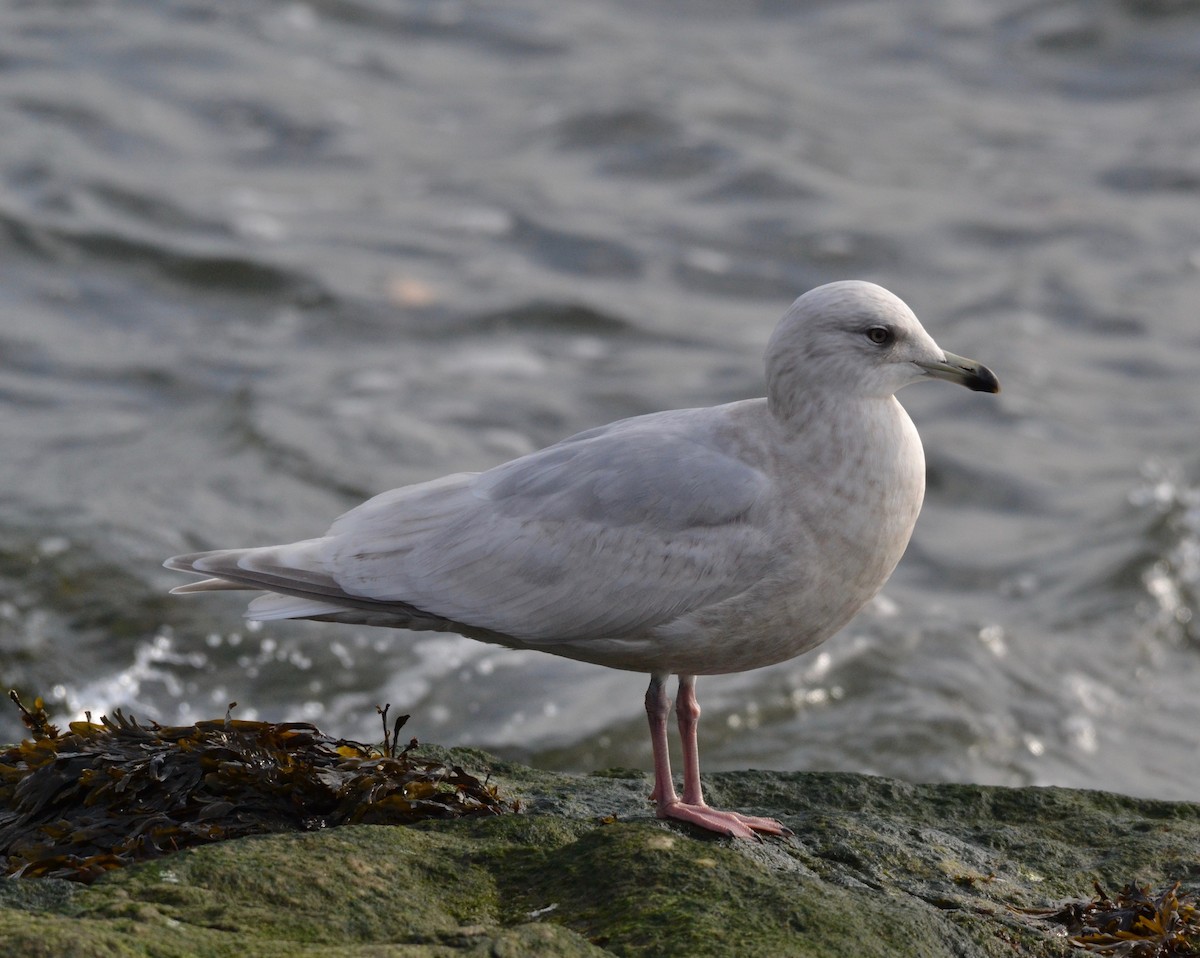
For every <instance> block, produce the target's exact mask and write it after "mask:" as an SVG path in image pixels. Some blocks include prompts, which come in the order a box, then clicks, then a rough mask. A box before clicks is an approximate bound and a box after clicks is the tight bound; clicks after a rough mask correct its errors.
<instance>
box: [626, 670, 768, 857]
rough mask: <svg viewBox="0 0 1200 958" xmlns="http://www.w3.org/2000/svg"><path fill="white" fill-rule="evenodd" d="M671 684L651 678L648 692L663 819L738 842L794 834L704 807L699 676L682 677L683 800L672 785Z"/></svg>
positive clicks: (679, 708) (760, 820) (656, 783)
mask: <svg viewBox="0 0 1200 958" xmlns="http://www.w3.org/2000/svg"><path fill="white" fill-rule="evenodd" d="M665 681H666V676H659V675H655V676H653V677H651V679H650V688H649V690H648V691H647V692H646V714H647V715H648V716H649V718H650V740H651V743H652V745H653V747H654V791H653V792H652V793H651V796H650V797H651V798H652V799H653V800H654V802H655V803H656V804H657V806H658V807H657V809H656V811H655V814H657V815H658V817H659V818H675V819H679V820H680V821H684V822H691V823H692V824H693V825H699V826H700V827H701V828H707V829H708V830H709V831H714V832H720V833H721V834H723V835H732V836H733V837H735V838H755V837H756V835H755V832H763V833H765V834H768V835H790V834H791V832H790V831H788V829H786V828H784V827H783V826H782V825H781V824H779V822H777V821H775V820H774V819H773V818H757V817H754V816H752V815H739V814H738V813H737V812H723V811H720V810H718V809H715V808H709V807H708V805H706V804H705V803H704V794H703V792H702V790H701V788H700V749H699V746H698V745H697V742H696V725H697V723H698V721H699V719H700V703H699V702H697V701H696V677H695V676H693V675H681V676H680V677H679V696H678V700H677V702H676V706H675V707H676V712H677V713H678V719H679V737H680V739H681V740H682V742H683V800H682V801H680V800H679V798H678V796H677V795H676V794H675V785H674V783H673V782H672V781H671V760H670V756H669V754H668V752H667V712H669V711H670V707H671V706H670V700H669V698H668V697H667V692H666V688H665V687H664V683H665Z"/></svg>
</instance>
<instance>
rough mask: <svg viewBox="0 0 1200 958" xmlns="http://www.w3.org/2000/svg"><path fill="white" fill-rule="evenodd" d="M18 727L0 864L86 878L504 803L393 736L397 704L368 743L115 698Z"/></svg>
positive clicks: (27, 712)
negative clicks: (139, 706) (191, 852)
mask: <svg viewBox="0 0 1200 958" xmlns="http://www.w3.org/2000/svg"><path fill="white" fill-rule="evenodd" d="M9 697H10V698H11V699H12V700H13V701H14V702H15V703H16V704H17V707H18V708H20V710H21V716H22V720H23V721H24V723H25V726H26V727H27V728H28V729H29V730H30V733H31V737H30V738H29V739H26V740H25V741H23V742H21V743H20V744H19V745H14V746H11V747H9V748H6V749H4V750H3V751H0V874H5V875H9V876H13V877H23V878H32V877H51V878H67V879H72V880H75V881H80V882H91V881H94V880H95V879H96V878H98V877H99V876H100V875H102V874H104V873H105V872H107V871H109V870H111V869H114V868H118V867H121V866H123V865H128V864H130V863H132V862H135V861H140V860H142V859H147V858H155V857H158V856H160V855H164V854H167V853H169V852H173V851H177V850H179V849H182V848H187V847H190V846H194V845H200V844H205V843H208V842H215V841H223V840H227V839H231V838H238V837H241V836H244V835H258V834H266V833H269V832H281V831H311V830H314V829H320V828H328V827H332V826H335V825H342V824H352V823H365V824H390V825H396V824H411V823H413V822H417V821H421V820H423V819H428V818H457V817H461V816H472V815H496V814H501V813H503V812H505V811H510V810H515V805H513V804H512V803H509V802H505V801H503V800H501V799H500V797H499V795H498V792H497V789H496V788H495V786H492V785H489V784H487V782H484V781H480V780H479V779H478V778H476V777H475V776H474V775H471V774H470V773H468V772H466V771H464V770H463V769H462V768H461V767H460V766H458V765H447V764H445V763H443V762H441V761H438V760H436V759H433V758H427V757H422V756H420V755H418V754H416V751H417V749H418V748H419V744H418V742H417V740H416V739H415V738H414V739H412V740H411V741H410V742H409V743H408V744H407V745H405V746H403V747H400V745H399V732H400V729H401V727H402V726H403V725H404V722H405V721H406V720H407V719H408V716H407V715H404V716H401V717H399V718H397V719H396V720H395V722H394V724H393V725H392V727H391V728H390V729H389V727H388V723H387V717H388V707H384V708H381V709H377V711H378V713H379V714H380V716H381V718H382V721H383V725H384V742H383V746H382V748H377V747H374V746H371V745H366V744H363V743H361V742H354V741H350V740H347V739H334V738H333V737H331V736H329V735H326V734H325V733H323V732H322V731H321V730H320V729H318V728H316V727H315V726H313V725H310V724H308V723H305V722H282V723H273V722H251V721H243V720H238V719H234V718H233V717H232V712H233V709H234V708H236V703H233V704H231V705H230V706H229V710H228V711H227V712H226V714H225V717H224V718H223V719H216V720H212V721H204V722H197V723H196V724H195V725H187V726H162V725H159V724H158V723H157V722H152V723H150V724H149V725H143V724H141V723H139V722H138V721H137V719H135V718H134V717H133V716H127V715H125V714H123V713H122V712H121V710H120V709H115V710H114V711H113V714H112V716H111V717H110V716H102V717H101V718H100V720H99V721H98V722H93V721H92V717H91V713H85V714H86V716H87V720H86V721H82V722H71V723H70V724H69V726H68V731H67V732H65V733H64V732H62V731H60V729H59V728H57V727H56V726H54V725H52V724H51V723H50V720H49V717H48V715H47V714H46V710H45V706H44V705H43V703H42V700H41V699H40V698H39V699H36V700H35V701H34V704H33V708H32V709H28V708H26V707H25V706H24V705H23V704H22V703H21V702H20V700H19V699H18V697H17V695H16V693H11V692H10V693H9Z"/></svg>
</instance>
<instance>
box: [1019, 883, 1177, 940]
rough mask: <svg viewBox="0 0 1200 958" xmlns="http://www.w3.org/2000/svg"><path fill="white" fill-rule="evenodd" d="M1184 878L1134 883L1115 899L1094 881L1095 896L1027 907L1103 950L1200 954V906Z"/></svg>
mask: <svg viewBox="0 0 1200 958" xmlns="http://www.w3.org/2000/svg"><path fill="white" fill-rule="evenodd" d="M1179 885H1180V883H1179V882H1175V883H1174V884H1173V885H1171V886H1169V887H1166V888H1162V889H1160V890H1159V891H1157V892H1152V891H1151V890H1150V887H1149V886H1148V885H1147V886H1145V887H1142V886H1140V885H1138V884H1137V883H1135V882H1130V883H1128V884H1127V885H1125V887H1124V888H1122V889H1121V891H1120V892H1118V893H1117V895H1116V897H1115V898H1111V897H1109V895H1108V892H1106V891H1105V890H1104V888H1103V887H1102V886H1101V885H1100V883H1099V882H1095V883H1094V887H1095V889H1096V897H1095V898H1094V899H1092V900H1091V901H1088V902H1084V901H1071V902H1067V903H1066V904H1065V905H1063V906H1062V907H1060V908H1058V909H1047V910H1024V912H1023V913H1024V914H1027V915H1032V916H1034V917H1036V918H1039V919H1041V920H1042V921H1047V922H1052V923H1054V924H1057V925H1063V926H1065V929H1066V932H1067V938H1068V940H1069V941H1070V942H1071V944H1073V945H1075V946H1076V947H1078V948H1083V949H1086V950H1087V951H1091V952H1094V953H1096V954H1100V955H1114V956H1118V955H1119V956H1129V958H1198V956H1200V907H1198V905H1197V898H1196V895H1195V894H1194V893H1192V892H1183V893H1180V891H1179Z"/></svg>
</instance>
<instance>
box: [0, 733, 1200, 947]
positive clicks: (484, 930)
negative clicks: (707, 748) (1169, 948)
mask: <svg viewBox="0 0 1200 958" xmlns="http://www.w3.org/2000/svg"><path fill="white" fill-rule="evenodd" d="M423 753H424V754H425V755H427V756H428V757H430V760H436V761H440V762H442V763H443V764H446V765H455V764H458V765H463V766H467V767H488V768H490V769H491V770H492V774H493V777H494V780H495V781H496V783H497V784H498V785H499V787H500V788H501V789H502V791H503V794H505V795H506V796H513V797H515V798H518V799H519V800H520V804H521V808H522V809H523V812H524V813H523V814H518V815H489V816H479V817H469V818H458V819H430V820H426V821H423V822H420V823H417V824H415V825H413V826H411V827H406V828H390V827H389V828H382V827H378V826H370V825H352V826H346V827H341V828H330V829H323V830H320V831H315V832H307V833H300V834H275V835H262V836H252V837H249V838H242V839H237V840H234V841H228V842H220V843H215V844H209V845H204V846H198V847H195V848H190V849H187V850H185V851H182V852H180V853H178V854H175V855H169V856H164V857H161V858H157V859H154V860H152V861H145V862H140V863H137V864H134V865H131V866H129V867H127V868H122V869H119V870H115V871H111V872H108V873H107V874H105V875H103V876H101V878H99V879H98V880H97V881H96V882H94V883H93V884H91V885H87V886H84V885H81V884H78V883H69V882H60V881H55V880H52V879H43V880H39V881H35V882H0V939H2V940H4V941H5V943H6V945H7V946H8V947H9V949H10V951H11V952H12V953H13V954H21V955H33V956H37V955H73V954H89V955H91V954H96V955H114V956H151V955H153V956H155V958H184V956H188V958H224V956H229V955H243V954H248V955H255V956H278V958H285V956H286V958H290V956H306V958H311V956H322V958H333V956H347V958H350V956H353V958H367V956H405V958H427V956H428V958H442V956H445V958H450V956H460V955H466V956H478V958H484V956H489V958H491V956H507V958H524V956H529V958H543V956H544V958H557V956H570V958H575V956H586V958H598V956H604V955H619V956H622V958H656V956H661V955H680V956H687V958H726V956H729V958H760V956H761V958H766V956H772V958H774V956H789V958H790V956H799V958H804V956H812V958H843V956H844V958H851V956H853V958H885V956H886V958H917V956H920V958H952V956H953V958H1001V956H1003V958H1032V956H1039V958H1040V956H1052V958H1053V956H1059V958H1067V956H1080V958H1086V956H1087V955H1088V954H1089V952H1086V951H1082V950H1080V948H1079V943H1078V942H1076V941H1075V940H1074V939H1073V938H1072V935H1071V931H1070V929H1069V928H1068V927H1065V926H1063V925H1061V924H1055V923H1052V922H1047V921H1045V920H1044V913H1046V912H1048V911H1049V912H1053V911H1057V910H1062V909H1064V908H1066V907H1067V905H1065V904H1063V903H1064V902H1067V901H1068V900H1070V899H1079V898H1080V897H1081V896H1087V895H1089V894H1090V893H1091V890H1092V888H1093V883H1094V882H1096V881H1099V882H1101V883H1103V884H1104V885H1105V886H1107V887H1120V886H1121V885H1122V884H1123V883H1124V882H1126V881H1127V880H1128V876H1130V875H1137V876H1138V877H1139V879H1140V880H1141V881H1143V882H1145V883H1149V884H1150V886H1151V887H1162V886H1170V885H1172V884H1173V883H1174V881H1176V880H1178V879H1181V878H1182V879H1183V880H1184V886H1186V887H1184V886H1181V888H1180V890H1179V892H1178V899H1179V901H1180V902H1181V903H1183V904H1186V903H1187V899H1186V897H1185V896H1186V895H1188V894H1193V893H1194V892H1195V890H1196V883H1197V881H1198V880H1200V867H1198V866H1197V857H1196V849H1197V848H1200V806H1197V805H1193V804H1190V803H1185V802H1158V801H1151V800H1146V799H1136V798H1127V797H1123V796H1119V795H1112V794H1109V793H1104V792H1085V791H1075V790H1071V789H1061V788H1019V789H1014V788H999V787H985V786H974V785H913V784H908V783H904V782H897V781H891V780H888V779H881V778H872V777H869V776H862V775H852V774H841V773H811V774H808V773H786V774H782V773H770V772H739V773H736V774H734V773H729V774H716V775H712V776H710V777H709V782H708V784H709V785H710V788H711V790H712V792H713V794H714V795H717V796H719V799H720V800H721V801H722V802H724V803H726V804H729V805H732V806H734V807H737V808H744V809H747V810H750V811H752V812H757V811H760V810H761V811H766V812H768V813H770V814H772V815H776V816H778V817H780V818H781V819H782V820H783V821H785V823H786V824H787V825H788V827H789V828H791V829H792V830H793V831H794V832H795V837H794V839H792V840H789V841H781V840H774V839H770V840H767V841H764V842H760V843H751V842H731V841H729V840H726V839H720V838H713V837H711V836H708V835H705V834H703V833H700V832H698V831H694V830H692V829H689V828H687V827H683V826H673V825H667V824H664V823H661V822H658V821H657V820H655V819H654V817H653V810H652V808H651V806H650V805H649V803H648V802H647V800H646V796H647V794H648V791H649V787H650V785H649V781H648V779H647V778H646V776H645V775H637V776H630V775H627V774H624V773H622V774H605V775H596V776H573V775H561V774H555V773H549V772H543V771H538V770H535V769H530V768H525V767H523V766H520V765H516V764H513V763H509V762H505V761H503V760H501V759H496V758H492V757H490V756H487V755H486V754H484V753H481V752H478V751H474V750H470V749H454V750H443V749H439V748H437V747H435V746H426V747H424V748H423ZM605 823H607V824H605ZM1034 911H1037V912H1042V913H1043V918H1038V917H1036V916H1035V915H1033V914H1031V912H1034ZM1098 953H1101V954H1103V953H1105V952H1098ZM1108 953H1113V952H1108ZM1129 954H1131V955H1140V954H1143V953H1142V952H1138V951H1134V950H1130V951H1129ZM1144 954H1154V953H1153V952H1148V951H1147V952H1144ZM1183 954H1186V953H1185V952H1177V955H1180V956H1181V955H1183Z"/></svg>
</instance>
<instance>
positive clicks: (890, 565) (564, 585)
mask: <svg viewBox="0 0 1200 958" xmlns="http://www.w3.org/2000/svg"><path fill="white" fill-rule="evenodd" d="M765 360H766V396H765V398H759V399H748V400H742V401H739V402H732V403H728V404H725V405H720V406H712V407H705V408H698V409H677V410H670V411H665V412H656V413H650V414H648V415H643V416H636V417H634V418H631V419H623V420H620V421H618V422H613V423H610V424H608V425H606V426H600V427H598V428H595V429H589V430H587V431H585V432H581V433H579V434H578V435H575V436H571V437H570V438H568V439H564V440H562V441H561V442H558V443H555V444H554V445H552V446H548V447H547V448H545V449H542V450H540V451H538V452H534V453H530V454H529V455H526V456H522V457H520V458H519V459H514V460H513V461H511V462H507V463H504V464H503V465H499V466H496V467H494V468H492V469H489V470H487V471H485V472H464V473H457V474H455V475H450V476H445V477H443V478H441V479H435V480H433V481H431V482H424V483H418V484H416V485H411V486H404V487H403V488H400V489H393V490H392V491H390V492H385V493H383V494H381V495H378V496H376V497H374V498H373V499H370V500H368V501H367V502H365V503H363V504H362V505H360V506H358V507H357V508H355V509H352V510H351V511H349V512H347V513H346V514H345V515H343V516H341V517H340V518H339V519H337V520H336V521H335V522H334V523H333V525H332V526H331V527H330V529H329V531H328V532H326V533H325V534H324V535H322V536H319V537H318V538H314V539H305V540H302V541H300V542H292V543H288V544H284V545H271V546H260V547H256V548H247V549H220V550H216V551H210V552H197V553H192V554H190V555H182V556H176V557H175V558H172V559H168V560H167V562H166V563H165V565H166V566H167V567H168V568H170V569H176V570H181V571H184V572H193V573H199V574H202V575H204V576H206V577H207V578H205V579H203V580H202V581H198V582H192V583H188V584H186V585H181V586H178V587H177V588H175V589H173V590H172V591H173V592H176V593H191V592H206V591H210V590H219V589H252V590H260V591H263V592H265V593H266V594H265V595H262V596H259V597H258V598H256V599H254V600H253V601H252V602H251V603H250V605H249V608H248V611H247V613H246V615H247V617H248V618H250V619H253V620H259V621H263V620H278V619H315V620H319V621H326V622H342V623H357V624H365V625H373V626H386V627H394V628H402V629H412V630H430V631H439V632H454V633H458V634H460V635H464V636H469V637H470V638H473V639H478V640H480V641H483V642H489V643H495V644H498V645H503V646H508V647H509V648H514V649H535V650H538V651H541V652H549V653H551V654H553V655H561V656H565V657H567V658H570V659H578V660H581V661H584V662H592V663H595V664H597V665H603V666H608V667H610V668H615V669H626V670H633V671H639V672H644V673H649V675H650V686H649V688H648V689H647V692H646V700H645V704H646V714H647V717H648V719H649V723H650V740H651V744H652V746H653V754H654V788H653V791H652V792H651V795H650V798H651V800H652V801H653V802H654V804H655V813H656V815H657V816H658V817H659V818H664V819H675V820H679V821H683V822H689V823H691V824H693V825H696V826H699V827H700V828H702V829H707V830H710V831H713V832H717V833H720V834H725V835H730V836H734V837H737V838H743V839H749V838H755V837H757V836H758V835H759V834H768V835H788V834H790V832H789V831H788V830H787V829H786V828H785V827H784V826H783V825H782V824H780V823H779V822H778V821H775V820H774V819H770V818H763V817H757V816H752V815H744V814H740V813H738V812H734V811H723V810H720V809H716V808H713V807H711V806H709V805H708V804H706V803H705V801H704V795H703V791H702V788H701V782H700V755H699V746H698V743H697V723H698V719H699V716H700V707H699V705H698V703H697V700H696V677H697V676H699V675H716V674H724V673H730V672H741V671H745V670H747V669H755V668H760V667H762V666H766V665H772V664H774V663H777V662H782V661H785V660H787V659H791V658H792V657H794V656H796V655H799V654H801V653H802V652H806V651H808V650H810V649H812V648H814V647H815V646H817V645H819V644H820V643H822V642H824V641H825V640H826V639H828V638H829V637H830V636H831V635H833V634H834V633H835V632H837V631H838V630H839V629H840V628H842V626H844V625H845V624H846V623H847V622H848V621H849V620H850V619H851V618H852V617H853V616H854V614H855V613H856V612H857V611H858V610H859V609H860V608H862V607H863V605H865V604H866V603H867V602H868V601H870V599H871V598H872V597H873V596H874V595H875V594H876V593H877V592H878V591H879V590H880V588H882V586H883V584H884V583H885V582H886V581H887V579H888V577H889V576H890V575H891V573H892V570H893V569H894V568H895V567H896V564H897V563H898V562H899V561H900V557H901V555H902V554H903V553H904V550H905V547H906V546H907V545H908V540H909V537H910V535H911V534H912V530H913V526H914V525H915V523H916V520H917V513H918V512H919V511H920V508H921V503H922V500H923V498H924V494H925V456H924V452H923V450H922V447H921V440H920V437H919V436H918V435H917V430H916V427H915V426H914V425H913V423H912V420H911V419H909V417H908V414H907V413H906V412H905V411H904V409H903V407H902V406H901V405H900V403H899V402H898V401H897V400H896V398H895V393H896V391H897V390H898V389H900V388H901V387H902V386H906V385H908V384H910V383H913V382H918V381H920V380H925V379H942V380H947V381H949V382H952V383H958V384H961V385H963V386H966V387H967V388H968V389H971V390H975V391H977V392H991V393H995V392H999V390H1000V385H999V382H998V381H997V379H996V376H995V375H994V374H993V373H992V372H991V370H989V369H988V368H987V367H985V366H982V365H980V364H979V363H976V362H974V361H972V360H968V359H964V358H962V357H961V356H956V355H954V354H953V353H948V352H945V351H943V350H942V349H941V348H939V347H938V345H937V344H936V343H935V342H934V341H933V339H932V338H931V337H930V336H929V334H928V333H926V332H925V330H924V328H923V327H922V326H921V323H920V322H919V321H918V319H917V317H916V316H915V315H914V314H913V312H912V310H910V309H909V308H908V306H906V305H905V304H904V303H903V302H902V301H901V300H900V299H899V298H897V297H896V296H895V295H893V294H892V293H890V292H888V291H887V290H886V289H883V288H882V287H880V286H876V285H874V284H871V283H866V282H860V281H842V282H835V283H830V284H827V285H825V286H820V287H818V288H816V289H813V290H810V291H809V292H807V293H805V294H804V295H803V296H801V297H800V298H799V299H797V300H796V301H795V302H794V303H793V304H792V306H791V308H790V309H788V311H787V312H786V313H785V314H784V316H783V318H782V319H781V320H780V322H779V324H778V326H777V327H776V329H775V332H774V333H773V334H772V336H771V338H770V341H769V344H768V346H767V351H766V357H765ZM672 675H676V676H678V692H677V696H676V702H675V711H676V718H677V721H678V726H679V734H680V739H681V742H682V755H683V794H682V796H681V795H679V794H677V793H676V791H675V785H674V781H673V779H672V776H671V766H670V758H669V753H668V729H667V723H668V717H669V714H670V711H671V705H672V703H671V700H670V696H669V693H668V689H667V683H668V680H669V679H670V677H671V676H672Z"/></svg>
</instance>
